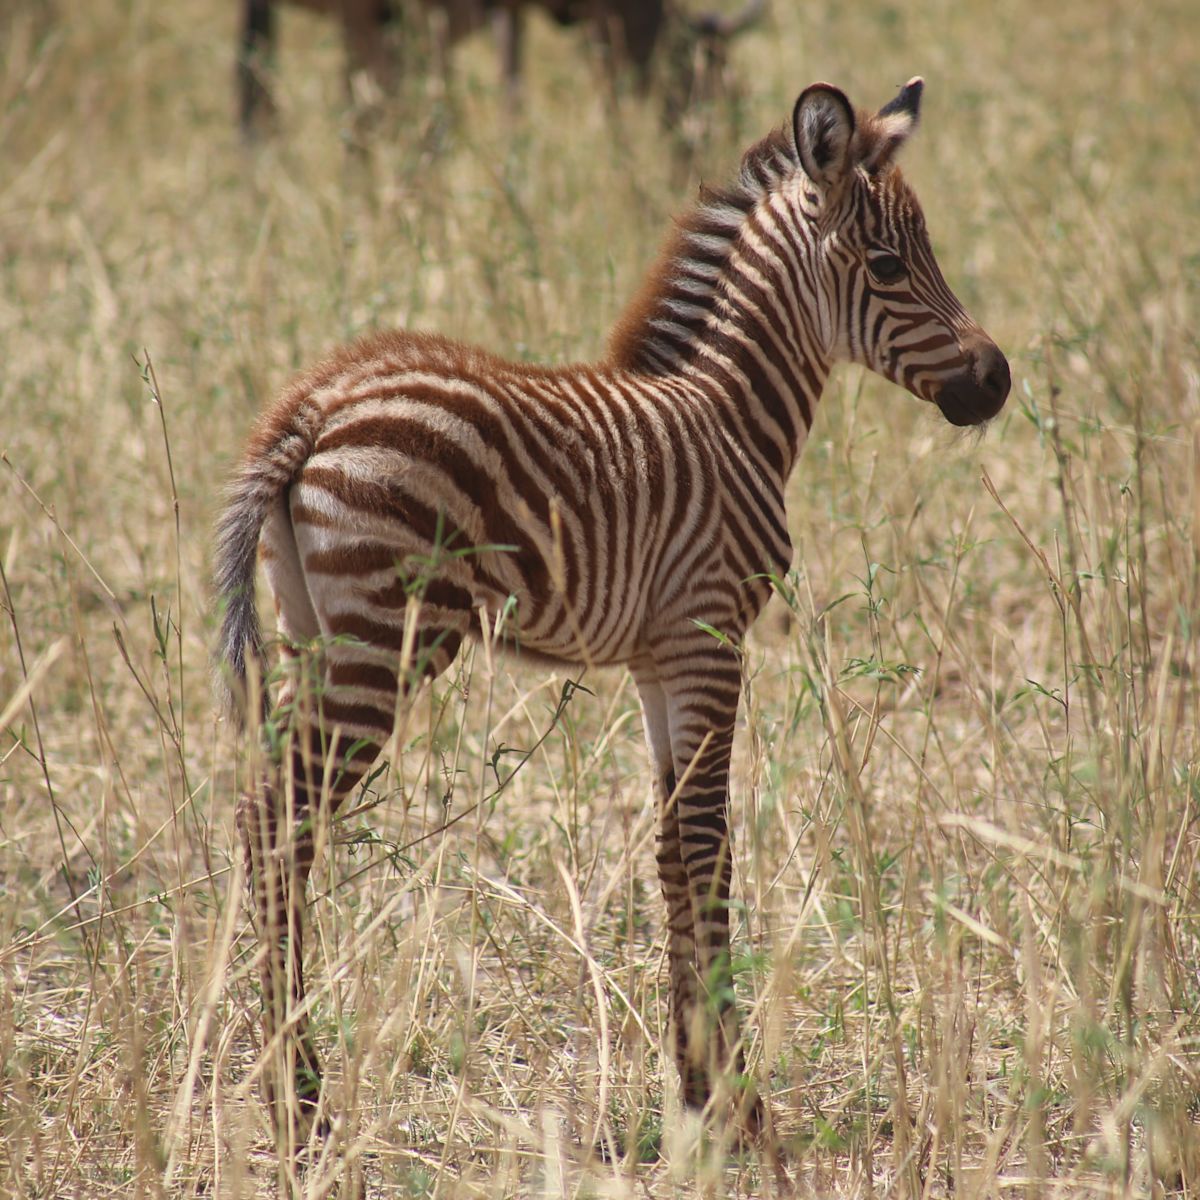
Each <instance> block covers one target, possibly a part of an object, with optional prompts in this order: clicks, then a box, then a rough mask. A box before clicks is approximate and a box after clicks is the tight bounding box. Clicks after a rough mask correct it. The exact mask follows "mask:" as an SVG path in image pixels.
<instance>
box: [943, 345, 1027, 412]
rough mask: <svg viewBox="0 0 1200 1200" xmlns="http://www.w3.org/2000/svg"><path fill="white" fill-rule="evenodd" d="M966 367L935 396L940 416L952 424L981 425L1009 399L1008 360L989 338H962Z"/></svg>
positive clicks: (1010, 382)
mask: <svg viewBox="0 0 1200 1200" xmlns="http://www.w3.org/2000/svg"><path fill="white" fill-rule="evenodd" d="M962 349H963V352H964V357H965V358H966V360H967V366H966V368H965V370H963V371H962V373H961V374H959V375H955V376H954V377H952V378H950V379H947V380H946V381H945V383H943V384H942V387H941V390H940V391H939V392H938V394H937V396H936V398H935V399H936V401H937V406H938V408H940V409H941V410H942V416H944V417H945V418H946V420H947V421H949V422H950V424H951V425H982V424H983V422H984V421H990V420H991V419H992V418H993V417H994V416H995V415H996V414H997V413H998V412H999V411H1000V410H1001V409H1002V408H1003V407H1004V401H1005V400H1007V399H1008V389H1009V387H1010V386H1011V384H1012V379H1011V376H1010V374H1009V370H1008V359H1007V358H1005V357H1004V355H1003V354H1001V353H1000V348H999V347H998V346H997V345H996V343H995V342H993V341H991V339H990V338H987V337H983V336H982V335H979V336H975V337H972V338H970V339H965V338H964V339H963V342H962Z"/></svg>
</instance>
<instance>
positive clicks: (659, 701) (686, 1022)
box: [633, 664, 709, 1108]
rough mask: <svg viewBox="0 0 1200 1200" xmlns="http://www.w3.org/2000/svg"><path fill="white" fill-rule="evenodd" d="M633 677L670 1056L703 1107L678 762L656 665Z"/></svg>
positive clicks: (690, 1096) (691, 1103) (705, 1089)
mask: <svg viewBox="0 0 1200 1200" xmlns="http://www.w3.org/2000/svg"><path fill="white" fill-rule="evenodd" d="M633 675H634V679H635V680H636V682H637V686H638V695H639V696H640V698H641V702H642V723H643V725H644V727H645V730H646V743H647V745H648V747H649V749H650V761H651V765H652V767H653V769H654V794H655V800H656V802H657V808H658V841H657V848H656V858H657V862H658V880H659V885H660V886H661V888H662V894H663V902H664V904H665V905H666V910H667V965H668V971H669V987H670V1007H669V1012H668V1038H669V1041H670V1047H671V1057H672V1058H673V1059H674V1062H675V1066H676V1069H677V1070H678V1071H679V1081H680V1085H681V1087H682V1089H683V1102H684V1104H686V1105H687V1106H688V1107H689V1108H703V1107H704V1105H705V1104H706V1103H707V1101H708V1097H709V1082H708V1074H707V1071H706V1069H705V1061H704V1055H703V1053H693V1051H692V1050H691V1048H690V1044H689V1040H688V1031H689V1029H690V1028H691V1025H692V1024H693V1021H694V1018H695V1015H696V1013H697V1011H698V1007H699V1006H698V1003H697V1001H698V996H699V991H698V983H699V975H698V973H697V959H696V937H695V924H696V923H695V914H694V913H693V910H692V897H691V892H690V890H689V889H688V880H687V870H686V869H685V867H684V865H683V857H682V855H681V853H680V848H679V822H678V820H677V812H676V808H675V782H676V781H675V764H674V760H673V758H672V755H671V729H670V720H669V717H668V712H667V696H666V692H665V691H664V690H663V687H662V685H661V684H660V683H659V681H658V676H657V674H656V673H655V671H654V669H653V667H652V666H650V665H649V664H641V665H639V666H635V668H634V671H633Z"/></svg>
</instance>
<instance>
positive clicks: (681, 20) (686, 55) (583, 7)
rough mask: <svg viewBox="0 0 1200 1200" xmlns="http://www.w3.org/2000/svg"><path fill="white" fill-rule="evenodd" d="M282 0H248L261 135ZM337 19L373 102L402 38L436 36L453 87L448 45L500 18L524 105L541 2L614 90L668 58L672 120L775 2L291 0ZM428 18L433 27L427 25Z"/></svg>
mask: <svg viewBox="0 0 1200 1200" xmlns="http://www.w3.org/2000/svg"><path fill="white" fill-rule="evenodd" d="M280 2H281V0H241V18H242V19H241V32H240V39H239V44H238V55H237V83H238V106H239V120H240V124H241V129H242V134H243V136H244V137H245V138H247V139H248V140H250V139H253V138H254V137H255V136H257V135H258V134H259V133H261V132H262V131H263V130H264V129H266V128H268V127H269V126H270V124H271V122H272V118H273V115H274V110H275V106H274V102H273V100H272V97H271V92H270V72H271V66H272V62H273V59H274V54H275V46H276V42H277V37H278V32H277V20H276V9H277V8H278V7H279V4H280ZM287 2H288V3H291V4H294V5H296V6H297V7H300V8H306V9H308V10H310V11H312V12H319V13H324V14H327V15H328V16H331V17H335V18H336V19H337V20H338V21H339V22H340V23H341V26H342V37H343V41H344V43H345V48H346V87H347V93H348V96H349V99H350V101H351V103H352V105H355V106H357V107H366V106H371V105H373V104H377V103H378V101H379V99H380V98H381V97H382V96H384V95H386V94H388V93H390V92H391V91H393V90H394V88H395V86H396V83H397V74H398V65H399V59H400V51H401V49H402V43H403V41H404V40H405V38H406V37H408V36H411V35H412V34H414V33H417V34H419V33H424V35H425V36H427V37H429V38H431V40H432V45H433V60H434V63H435V68H436V70H437V72H438V74H439V75H440V77H441V81H442V84H443V86H444V84H445V80H446V78H447V76H448V72H449V48H450V47H451V46H452V45H453V44H454V43H455V42H457V41H459V40H460V39H462V38H463V37H466V36H467V35H468V34H470V33H473V32H474V31H476V30H477V29H479V28H481V27H483V26H484V25H487V24H489V23H490V24H491V25H492V27H493V29H494V32H495V35H496V38H497V41H498V43H499V47H500V55H501V73H502V77H503V80H504V87H505V90H506V92H507V94H508V98H509V104H510V106H511V107H513V108H515V107H516V105H517V103H518V97H519V94H520V86H521V73H522V63H521V60H522V49H523V41H524V29H523V26H524V18H525V13H526V10H528V9H534V8H537V9H541V10H542V11H543V12H544V13H545V14H546V15H547V16H548V17H550V19H551V20H553V21H555V22H556V23H557V24H559V25H562V26H583V27H585V29H586V31H587V34H588V39H589V41H590V43H591V44H592V46H593V47H594V48H595V49H596V51H597V52H598V54H599V56H600V58H601V60H602V61H603V64H604V69H605V73H606V76H607V78H608V80H609V83H610V85H612V86H613V87H614V88H615V86H616V83H617V80H618V78H619V77H620V76H622V75H630V76H632V78H633V80H634V82H635V84H636V85H637V87H638V89H639V90H640V91H643V92H645V91H646V90H648V88H649V86H650V80H651V75H652V68H653V65H654V61H655V59H656V58H661V59H663V60H665V64H664V75H665V78H664V81H663V112H664V119H665V120H666V121H667V122H668V123H672V122H674V121H675V120H677V119H678V118H679V116H680V115H681V114H682V113H684V112H685V111H686V110H687V108H688V106H689V105H690V104H691V103H693V102H695V101H697V100H708V99H711V98H712V94H713V93H714V92H715V91H718V90H719V88H720V86H721V81H722V80H723V78H724V74H725V69H726V64H727V59H728V47H729V44H730V43H731V41H732V40H733V39H734V38H735V37H737V35H738V34H740V33H742V32H743V31H744V30H746V29H749V28H750V27H752V26H753V25H754V24H756V23H757V22H758V21H759V20H760V19H761V17H762V15H763V13H764V11H765V9H766V0H746V3H745V4H743V6H742V7H741V9H739V10H738V11H737V12H735V13H732V14H728V15H726V14H722V13H719V12H703V13H693V12H690V11H688V10H686V9H684V8H683V7H682V6H681V5H680V4H679V3H673V2H672V0H287ZM422 24H423V25H424V29H423V30H422V29H421V26H422Z"/></svg>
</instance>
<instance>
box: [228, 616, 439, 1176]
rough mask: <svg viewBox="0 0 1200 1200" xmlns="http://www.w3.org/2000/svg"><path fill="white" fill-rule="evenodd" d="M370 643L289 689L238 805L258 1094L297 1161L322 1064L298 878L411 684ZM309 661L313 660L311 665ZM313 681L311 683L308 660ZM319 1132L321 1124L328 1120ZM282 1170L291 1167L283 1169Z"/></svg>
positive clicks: (317, 659) (335, 647)
mask: <svg viewBox="0 0 1200 1200" xmlns="http://www.w3.org/2000/svg"><path fill="white" fill-rule="evenodd" d="M460 641H461V633H460V632H459V631H458V630H457V629H441V630H439V629H436V628H429V627H422V629H421V635H420V639H419V643H418V645H419V647H420V648H427V649H425V651H424V652H423V653H422V655H421V657H420V663H421V670H420V674H422V675H426V676H432V675H436V674H439V673H440V672H441V671H443V670H445V668H446V667H447V666H448V665H449V663H450V662H451V660H452V659H453V658H454V656H455V654H456V653H457V650H458V647H459V644H460ZM384 659H385V656H384V655H381V653H380V652H379V650H378V649H377V648H374V647H368V646H364V645H363V644H362V643H361V642H356V641H353V640H347V641H340V640H334V641H332V642H330V643H329V644H327V645H326V646H325V647H324V649H323V650H322V651H320V652H319V654H317V655H313V656H311V657H309V658H307V659H304V658H297V659H294V661H295V662H296V663H297V665H299V666H300V667H301V670H300V671H299V672H296V673H294V674H293V677H292V679H290V680H289V681H288V682H287V683H286V684H285V687H284V690H283V694H282V695H281V697H280V701H279V704H278V706H277V708H276V710H275V714H274V717H273V718H272V720H271V721H270V722H269V738H268V740H269V741H273V742H274V743H275V745H276V746H277V747H279V749H278V750H277V751H276V754H275V755H274V757H275V758H276V766H275V769H274V770H273V771H272V774H271V778H270V779H269V780H267V781H266V782H265V783H264V785H263V786H262V787H261V788H260V789H259V790H258V791H257V792H256V793H254V794H252V795H247V796H245V797H243V799H242V801H241V803H240V804H239V806H238V814H237V817H238V829H239V834H240V837H241V840H242V846H243V850H244V853H245V856H246V864H247V874H248V878H249V880H250V887H251V895H252V899H253V905H254V910H255V918H256V923H257V927H258V936H259V939H260V942H261V948H260V956H259V972H260V977H261V980H262V993H263V994H262V1003H263V1050H264V1061H263V1064H262V1072H263V1093H264V1099H265V1100H266V1103H267V1108H268V1111H269V1113H270V1115H271V1120H272V1123H273V1126H274V1130H275V1136H276V1140H277V1143H278V1146H279V1150H280V1162H281V1164H283V1163H290V1162H293V1161H295V1160H296V1158H297V1157H298V1156H299V1155H300V1153H301V1152H302V1151H303V1150H304V1148H305V1147H306V1145H307V1144H308V1142H309V1139H310V1136H311V1133H312V1130H313V1126H314V1122H315V1121H316V1120H317V1118H318V1114H319V1112H320V1107H321V1105H320V1100H321V1068H320V1060H319V1058H318V1055H317V1052H316V1047H315V1044H314V1040H313V1036H312V1031H311V1028H310V1001H309V999H308V995H307V992H306V990H305V981H304V961H303V960H304V925H305V916H306V903H305V886H306V884H307V881H308V877H309V875H310V873H311V871H312V867H313V862H314V860H315V858H316V854H317V851H318V848H319V844H320V843H321V841H323V837H322V834H323V831H325V830H327V829H328V828H329V820H330V818H331V817H332V816H333V815H334V813H335V812H336V811H337V809H338V807H339V805H340V804H341V802H342V801H343V800H344V799H345V798H346V796H347V795H348V794H349V793H350V792H351V791H352V790H353V789H354V787H355V786H356V785H357V784H358V782H359V781H360V780H361V779H362V777H363V775H364V774H365V772H366V771H367V770H368V768H369V767H370V766H371V764H372V763H373V762H374V761H375V759H376V758H377V757H378V755H379V752H380V749H381V748H382V746H383V745H384V744H385V743H386V741H387V740H388V737H389V736H390V734H391V731H392V728H393V725H394V723H395V718H396V704H397V697H398V695H400V694H401V693H404V692H407V691H408V690H409V688H408V686H407V683H406V682H404V681H402V680H401V679H400V677H399V675H398V673H397V671H396V670H393V669H392V667H390V666H388V665H386V664H385V661H384ZM311 668H315V669H311ZM305 669H309V674H311V675H313V676H315V677H316V679H317V681H318V682H317V683H316V684H315V685H313V686H306V685H305V684H304V682H303V680H302V679H301V678H300V676H301V675H303V673H304V670H305ZM323 1125H324V1128H323V1129H321V1130H319V1131H318V1132H320V1133H324V1132H326V1131H327V1129H328V1123H327V1121H326V1122H323ZM285 1169H286V1168H285Z"/></svg>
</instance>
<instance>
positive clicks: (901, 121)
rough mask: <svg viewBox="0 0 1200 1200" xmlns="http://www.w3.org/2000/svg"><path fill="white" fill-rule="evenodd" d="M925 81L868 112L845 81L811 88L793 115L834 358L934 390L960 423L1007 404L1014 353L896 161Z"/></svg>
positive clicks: (921, 393) (917, 389) (915, 388)
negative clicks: (942, 254)
mask: <svg viewBox="0 0 1200 1200" xmlns="http://www.w3.org/2000/svg"><path fill="white" fill-rule="evenodd" d="M923 86H924V85H923V82H922V80H921V79H920V78H916V79H912V80H910V81H909V82H908V83H906V84H905V85H904V87H903V88H901V89H900V93H899V95H897V96H896V98H895V99H894V100H892V101H891V102H890V103H889V104H886V105H884V107H883V108H881V109H880V110H879V112H878V113H875V114H870V113H863V112H860V113H859V114H858V115H857V116H856V115H855V112H854V110H853V109H852V108H851V107H850V102H849V101H848V100H847V99H846V96H845V94H844V93H842V92H841V91H839V90H838V89H837V88H835V87H831V86H830V85H829V84H825V83H815V84H813V85H812V87H809V88H806V89H805V90H804V92H803V93H801V95H800V98H799V100H797V101H796V108H795V111H794V113H793V117H792V130H793V136H794V138H795V144H796V150H797V152H798V154H799V157H800V164H801V166H802V167H803V168H804V173H805V175H806V176H807V179H801V180H800V181H799V182H800V190H801V196H800V204H801V207H802V209H803V210H804V212H805V214H806V215H807V217H808V218H809V220H810V221H811V222H812V224H813V226H814V227H815V230H816V232H817V235H818V241H819V247H818V256H819V258H820V260H821V261H822V263H823V267H824V284H825V287H824V289H823V290H825V292H826V296H827V300H828V310H827V312H828V326H827V328H826V329H825V331H824V332H825V334H826V336H827V337H828V339H829V349H830V351H831V353H832V355H833V357H834V358H835V359H836V360H841V361H850V362H857V363H862V364H863V365H864V366H867V367H870V368H871V369H872V370H873V371H877V372H878V373H879V374H880V375H883V376H884V377H885V378H886V379H890V380H891V381H892V382H893V383H897V384H899V385H900V386H901V387H904V388H907V389H908V390H909V391H910V392H912V394H913V395H914V396H917V397H919V398H920V399H922V400H929V401H932V402H933V403H935V404H937V406H938V407H939V408H940V409H941V410H942V413H943V415H944V416H945V417H946V419H947V420H948V421H951V422H952V423H953V424H955V425H978V424H980V423H982V422H984V421H987V420H988V419H990V418H991V417H994V416H995V415H996V414H997V413H998V412H999V411H1000V409H1001V408H1002V407H1003V406H1004V401H1005V399H1006V398H1007V396H1008V389H1009V371H1008V361H1007V360H1006V359H1005V357H1004V355H1003V354H1002V353H1001V352H1000V350H999V348H998V347H997V346H996V344H995V342H993V341H992V339H991V338H989V337H988V336H987V334H986V333H984V331H983V330H982V329H981V328H980V327H979V326H978V325H977V324H976V323H975V322H974V321H973V320H972V319H971V318H970V317H969V316H968V315H967V313H966V311H965V310H964V309H963V307H962V305H961V304H960V303H959V302H958V298H957V297H956V296H955V295H954V293H953V292H952V291H951V290H950V288H949V287H948V286H947V284H946V281H945V279H943V278H942V273H941V271H940V269H939V268H938V264H937V260H936V259H935V258H934V256H933V249H932V247H931V246H930V243H929V234H928V232H927V230H926V228H925V218H924V215H923V214H922V212H921V206H920V204H918V203H917V198H916V196H915V195H914V194H913V192H912V189H911V188H910V187H909V186H908V184H907V183H905V181H904V179H903V177H902V176H901V174H900V171H899V169H898V168H897V167H896V166H895V161H894V160H895V156H896V152H897V151H898V150H899V149H900V147H901V146H902V145H903V144H904V142H905V141H906V140H907V138H908V136H909V134H910V133H911V132H912V130H913V128H914V127H915V126H916V123H917V112H918V109H919V107H920V102H921V89H922V87H923Z"/></svg>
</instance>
